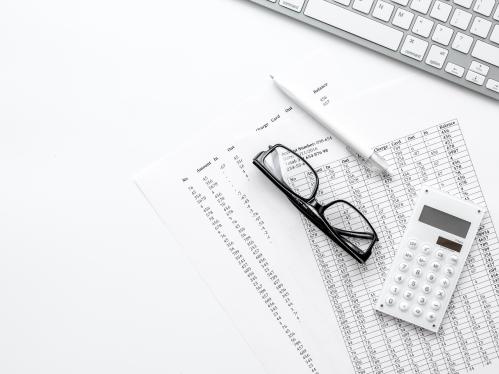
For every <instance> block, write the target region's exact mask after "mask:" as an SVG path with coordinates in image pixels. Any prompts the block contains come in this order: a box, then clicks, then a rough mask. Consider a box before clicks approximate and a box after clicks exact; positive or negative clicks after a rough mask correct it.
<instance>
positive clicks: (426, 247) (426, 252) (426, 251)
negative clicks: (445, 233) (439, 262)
mask: <svg viewBox="0 0 499 374" xmlns="http://www.w3.org/2000/svg"><path fill="white" fill-rule="evenodd" d="M422 249H423V253H424V254H425V255H427V254H429V253H430V252H431V247H430V246H429V245H428V244H424V245H423V248H422Z"/></svg>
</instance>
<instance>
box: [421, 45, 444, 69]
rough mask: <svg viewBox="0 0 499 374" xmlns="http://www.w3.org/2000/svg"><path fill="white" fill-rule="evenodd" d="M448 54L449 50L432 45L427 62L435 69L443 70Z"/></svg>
mask: <svg viewBox="0 0 499 374" xmlns="http://www.w3.org/2000/svg"><path fill="white" fill-rule="evenodd" d="M448 53H449V51H448V50H447V49H444V48H440V47H438V46H436V45H432V46H431V48H430V52H428V56H426V61H425V62H426V63H427V64H428V65H430V66H433V67H434V68H437V69H441V68H442V66H444V62H445V59H446V58H447V55H448Z"/></svg>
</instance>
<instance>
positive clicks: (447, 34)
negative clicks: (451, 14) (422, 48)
mask: <svg viewBox="0 0 499 374" xmlns="http://www.w3.org/2000/svg"><path fill="white" fill-rule="evenodd" d="M453 33H454V31H452V29H451V28H449V27H447V26H444V25H440V24H439V25H437V27H435V31H434V32H433V36H432V37H431V40H433V41H435V42H437V43H440V44H443V45H449V42H450V39H451V38H452V34H453Z"/></svg>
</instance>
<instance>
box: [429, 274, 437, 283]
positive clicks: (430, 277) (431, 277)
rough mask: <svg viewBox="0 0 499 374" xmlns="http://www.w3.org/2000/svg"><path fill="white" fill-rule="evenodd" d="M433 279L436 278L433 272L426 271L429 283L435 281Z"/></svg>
mask: <svg viewBox="0 0 499 374" xmlns="http://www.w3.org/2000/svg"><path fill="white" fill-rule="evenodd" d="M435 279H437V276H436V275H435V273H428V275H427V276H426V280H427V281H428V282H430V283H433V282H435Z"/></svg>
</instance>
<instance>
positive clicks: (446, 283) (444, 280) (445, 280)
mask: <svg viewBox="0 0 499 374" xmlns="http://www.w3.org/2000/svg"><path fill="white" fill-rule="evenodd" d="M449 283H450V281H449V280H448V279H447V278H442V279H441V280H440V284H441V286H442V287H448V286H449Z"/></svg>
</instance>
